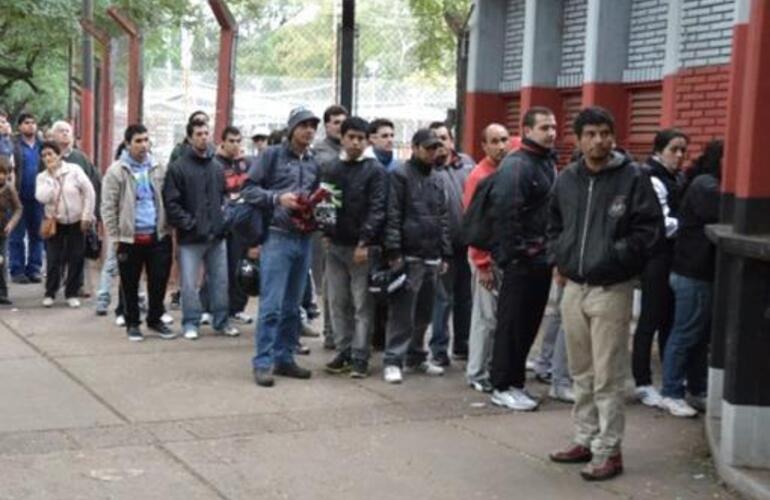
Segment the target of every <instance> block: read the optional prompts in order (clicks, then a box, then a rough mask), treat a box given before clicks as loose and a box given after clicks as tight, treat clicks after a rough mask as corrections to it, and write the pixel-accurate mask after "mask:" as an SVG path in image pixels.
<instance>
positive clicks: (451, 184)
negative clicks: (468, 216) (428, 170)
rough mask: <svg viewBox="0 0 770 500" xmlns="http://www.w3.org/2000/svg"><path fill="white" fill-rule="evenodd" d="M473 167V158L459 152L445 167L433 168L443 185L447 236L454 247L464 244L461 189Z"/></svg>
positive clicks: (463, 187)
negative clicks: (447, 227)
mask: <svg viewBox="0 0 770 500" xmlns="http://www.w3.org/2000/svg"><path fill="white" fill-rule="evenodd" d="M473 167H474V164H473V160H471V159H470V157H469V156H467V155H464V154H462V153H461V154H459V155H457V156H456V157H455V160H454V161H453V162H452V163H451V164H449V165H447V166H446V167H436V168H434V172H435V173H436V176H437V177H438V178H439V179H440V180H441V182H442V185H443V186H444V193H445V195H446V200H447V212H448V214H449V237H450V240H451V241H452V247H453V248H454V249H459V248H462V247H463V246H464V245H463V236H462V224H463V190H464V189H465V181H466V180H467V179H468V175H469V174H470V173H471V170H473Z"/></svg>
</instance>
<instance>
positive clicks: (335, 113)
mask: <svg viewBox="0 0 770 500" xmlns="http://www.w3.org/2000/svg"><path fill="white" fill-rule="evenodd" d="M347 117H348V110H347V109H346V108H345V107H344V106H340V105H338V104H333V105H331V106H329V107H328V108H326V110H325V111H324V114H323V120H324V131H325V132H326V137H324V138H323V140H321V141H319V142H316V143H315V144H314V145H313V155H314V156H315V160H316V163H318V168H320V170H319V175H320V176H324V175H326V173H327V171H328V170H329V169H330V168H331V166H332V164H333V163H334V161H335V160H337V159H338V158H339V156H340V152H341V151H342V144H341V143H340V128H341V127H342V122H344V121H345V119H346V118H347ZM311 259H312V265H311V269H312V271H313V273H312V276H310V277H309V278H308V284H307V285H306V286H307V288H306V289H305V294H304V296H305V298H304V299H303V304H302V305H303V307H304V308H305V312H306V314H307V316H312V315H313V312H314V311H313V309H316V310H317V308H318V306H317V305H316V304H315V301H316V300H315V287H317V286H320V287H321V294H322V295H323V315H324V347H325V348H326V349H334V330H333V325H332V321H331V316H330V315H329V312H330V311H331V308H330V307H329V299H328V296H329V292H328V289H327V285H326V279H325V276H324V274H325V271H324V265H325V263H326V250H325V249H324V247H323V245H321V237H320V235H318V234H316V235H313V250H312V257H311ZM311 279H312V281H311ZM314 285H315V286H314ZM308 309H310V311H308ZM308 319H309V318H308ZM305 330H306V331H307V333H306V334H309V336H316V335H317V334H316V333H315V332H313V331H311V330H308V329H307V328H305Z"/></svg>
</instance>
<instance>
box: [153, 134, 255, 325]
mask: <svg viewBox="0 0 770 500" xmlns="http://www.w3.org/2000/svg"><path fill="white" fill-rule="evenodd" d="M187 141H188V143H189V145H190V147H189V148H187V149H186V150H185V151H184V152H183V153H182V156H180V157H179V158H178V159H177V160H176V162H174V163H173V164H172V165H171V167H170V168H169V169H168V173H167V174H166V181H165V183H164V185H163V203H164V205H165V207H166V214H167V217H168V222H169V224H170V225H171V226H173V227H174V228H176V231H177V243H178V246H179V257H178V258H179V274H180V277H181V281H182V331H183V334H184V337H185V338H186V339H188V340H195V339H197V338H198V335H199V333H198V329H199V328H200V321H201V314H202V312H203V311H202V307H201V301H200V297H199V295H198V282H199V278H200V275H201V265H202V264H203V265H204V266H205V268H206V276H207V280H206V283H207V285H208V296H209V302H210V303H209V308H210V310H211V311H210V312H211V314H212V316H213V321H212V324H213V326H214V330H215V331H216V332H217V333H221V334H224V335H227V336H231V337H234V336H238V335H239V334H240V332H239V331H238V329H237V328H235V327H232V326H230V324H229V316H228V301H227V247H226V245H225V240H224V237H225V221H224V212H223V210H222V206H223V201H224V195H225V180H224V174H223V173H222V169H221V168H220V167H219V165H217V164H216V163H215V162H214V157H213V154H212V151H211V149H210V148H209V144H208V142H209V126H208V125H207V124H206V122H203V121H199V120H195V121H192V122H191V123H189V124H188V125H187Z"/></svg>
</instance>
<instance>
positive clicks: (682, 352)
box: [661, 273, 712, 399]
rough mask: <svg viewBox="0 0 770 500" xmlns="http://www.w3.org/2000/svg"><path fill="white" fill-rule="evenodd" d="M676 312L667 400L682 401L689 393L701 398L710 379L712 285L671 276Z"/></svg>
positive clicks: (666, 363) (666, 361)
mask: <svg viewBox="0 0 770 500" xmlns="http://www.w3.org/2000/svg"><path fill="white" fill-rule="evenodd" d="M670 283H671V288H672V289H673V291H674V298H675V300H676V309H675V312H674V327H673V328H672V329H671V335H670V336H669V338H668V342H667V343H666V353H665V355H664V356H663V390H662V391H661V394H662V395H663V396H664V397H668V398H673V399H682V398H684V395H685V383H684V382H685V379H686V380H687V391H688V392H689V393H690V394H693V395H696V396H701V395H703V394H704V393H705V392H706V384H707V378H708V375H707V374H708V359H707V358H708V346H709V336H710V333H711V296H712V283H710V282H708V281H701V280H696V279H692V278H687V277H685V276H681V275H679V274H676V273H671V278H670Z"/></svg>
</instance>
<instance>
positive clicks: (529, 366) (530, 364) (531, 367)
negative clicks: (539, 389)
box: [524, 359, 537, 372]
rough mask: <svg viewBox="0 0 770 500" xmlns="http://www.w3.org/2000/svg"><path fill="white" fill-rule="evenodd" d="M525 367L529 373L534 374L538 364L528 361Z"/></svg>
mask: <svg viewBox="0 0 770 500" xmlns="http://www.w3.org/2000/svg"><path fill="white" fill-rule="evenodd" d="M524 366H525V368H526V370H527V371H528V372H533V371H535V368H537V363H535V361H534V360H531V359H528V360H527V362H526V363H525V365H524Z"/></svg>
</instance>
